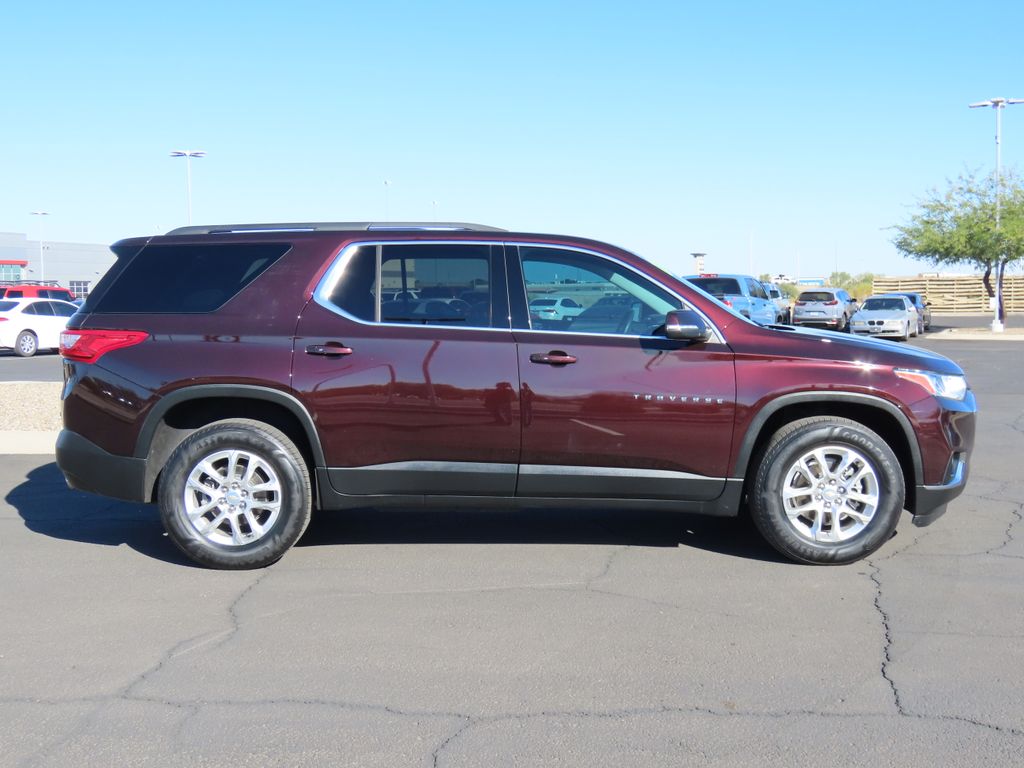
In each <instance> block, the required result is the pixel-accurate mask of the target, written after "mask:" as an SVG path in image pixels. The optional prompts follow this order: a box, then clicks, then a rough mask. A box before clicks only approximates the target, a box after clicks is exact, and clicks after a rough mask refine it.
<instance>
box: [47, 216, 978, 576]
mask: <svg viewBox="0 0 1024 768" xmlns="http://www.w3.org/2000/svg"><path fill="white" fill-rule="evenodd" d="M113 251H114V253H115V254H116V255H117V261H116V263H115V265H114V266H113V267H112V268H111V269H110V271H109V273H108V274H107V275H106V276H105V277H104V278H103V279H102V280H101V281H100V283H99V284H98V285H97V287H96V289H95V290H94V291H93V292H92V293H91V294H90V296H89V298H88V300H87V301H86V303H85V305H84V306H83V307H82V309H81V311H80V312H79V313H78V314H76V315H75V316H74V317H73V318H72V320H71V323H70V324H69V326H68V328H69V329H68V330H67V331H66V332H65V333H64V335H63V337H62V340H61V352H62V354H63V356H64V360H65V362H64V373H65V386H64V390H63V400H64V430H63V432H62V433H61V435H60V439H59V441H58V443H57V461H58V463H59V465H60V467H61V469H62V470H63V472H64V475H65V477H66V478H67V481H68V483H69V484H70V485H71V486H72V487H73V488H78V489H82V490H86V491H92V492H95V493H100V494H106V495H109V496H113V497H117V498H121V499H128V500H132V501H141V502H155V503H158V504H159V506H160V511H161V515H162V518H163V521H164V524H165V525H166V528H167V532H168V533H169V534H170V536H171V538H172V539H173V540H174V542H175V543H176V544H177V545H178V546H179V547H180V548H181V549H182V550H184V552H185V553H187V554H188V555H189V556H190V557H192V558H194V559H195V560H197V561H198V562H200V563H203V564H206V565H209V566H214V567H218V568H253V567H259V566H264V565H267V564H268V563H272V562H274V561H275V560H277V559H278V558H280V557H281V556H282V555H283V554H284V553H285V551H287V549H288V548H289V547H291V546H292V545H293V544H294V543H295V542H296V541H297V540H298V539H299V537H300V536H301V535H302V532H303V530H304V529H305V527H306V524H307V523H308V522H309V519H310V515H311V513H312V509H313V508H314V507H316V508H318V509H321V510H338V509H345V508H351V507H366V506H373V507H384V506H388V505H405V506H408V505H420V504H430V505H434V506H445V507H450V506H452V505H455V504H463V505H465V504H469V505H474V506H476V505H515V506H527V507H539V506H551V507H555V506H558V507H562V506H570V505H575V506H583V507H589V508H598V507H603V508H613V509H621V510H630V509H664V510H667V511H679V512H701V513H706V514H710V515H736V514H737V513H738V512H739V510H740V509H741V508H742V507H744V506H747V507H748V508H749V510H750V514H751V517H752V518H753V520H754V523H755V524H756V525H757V527H758V529H759V530H760V531H761V533H762V534H763V535H764V536H765V538H766V539H767V540H768V542H770V543H771V545H772V546H774V547H775V548H776V549H778V550H779V551H780V552H782V553H783V554H785V555H786V556H788V557H790V558H792V559H794V560H798V561H801V562H807V563H848V562H851V561H853V560H857V559H858V558H861V557H864V556H865V555H868V554H870V553H871V552H873V551H874V550H875V549H877V548H878V547H879V546H881V545H882V543H884V542H885V541H886V540H887V539H888V538H889V537H890V536H891V535H892V533H893V530H894V529H895V527H896V523H897V521H898V519H899V517H900V514H901V511H902V510H903V509H908V510H909V511H910V512H911V513H913V515H914V522H915V523H916V524H918V525H926V524H928V523H929V522H931V521H932V520H933V519H935V518H936V517H938V516H939V515H940V514H942V512H944V511H945V508H946V504H947V502H948V501H949V500H950V499H952V498H954V497H955V496H957V495H958V494H959V493H960V492H961V491H962V490H963V488H964V483H965V482H966V478H967V463H968V456H969V454H970V450H971V446H972V443H973V439H974V420H975V403H974V396H973V394H972V393H971V391H970V389H969V388H968V386H967V383H966V380H965V379H964V375H963V372H962V371H961V370H960V368H959V367H958V366H957V365H956V364H954V363H953V362H951V361H950V360H948V359H946V358H945V357H942V356H940V355H936V354H932V353H929V352H925V351H921V350H918V349H914V348H908V347H905V346H903V345H898V346H897V345H893V344H891V343H888V342H883V341H878V340H866V339H858V338H851V337H850V336H848V335H846V334H837V333H830V332H826V331H809V330H802V329H795V328H791V327H786V326H769V327H762V326H760V325H756V324H754V323H752V322H750V321H749V320H747V319H745V318H743V317H741V316H740V315H738V314H736V313H734V312H732V311H731V310H730V309H729V308H728V307H726V306H725V305H723V304H721V303H719V302H718V301H716V300H715V299H713V298H712V297H710V296H709V295H707V294H705V293H703V292H701V291H700V290H698V289H697V288H695V287H694V286H692V285H690V284H689V283H687V282H685V281H683V280H680V279H678V278H675V277H673V276H672V275H669V274H667V273H665V272H663V271H662V270H660V269H658V268H657V267H654V266H652V265H651V264H648V263H647V262H646V261H643V260H642V259H640V258H638V257H636V256H634V255H633V254H631V253H628V252H626V251H623V250H620V249H618V248H615V247H613V246H610V245H606V244H604V243H599V242H594V241H591V240H585V239H581V238H575V237H562V236H550V235H535V234H521V233H512V232H506V231H503V230H499V229H495V228H492V227H482V226H476V225H463V224H452V225H437V224H432V225H414V224H409V225H399V224H388V225H377V224H352V223H349V224H286V225H272V224H263V225H245V226H223V227H188V228H184V229H177V230H174V231H173V232H170V233H169V234H168V235H166V236H162V237H149V238H135V239H131V240H122V241H121V242H119V243H117V244H116V245H114V246H113ZM538 298H551V299H560V298H570V299H572V300H573V302H574V303H576V304H578V305H579V306H580V307H582V309H581V310H580V311H579V312H578V313H576V314H572V315H569V314H563V315H560V316H558V317H552V318H539V317H538V316H537V314H536V313H531V312H530V309H529V308H530V305H531V303H533V302H534V301H535V300H536V299H538Z"/></svg>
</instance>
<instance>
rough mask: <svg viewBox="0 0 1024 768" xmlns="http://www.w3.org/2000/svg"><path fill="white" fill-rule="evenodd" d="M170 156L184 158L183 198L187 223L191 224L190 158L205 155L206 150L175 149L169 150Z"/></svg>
mask: <svg viewBox="0 0 1024 768" xmlns="http://www.w3.org/2000/svg"><path fill="white" fill-rule="evenodd" d="M171 157H184V158H185V198H186V200H187V205H188V223H189V224H190V225H191V224H192V158H193V157H206V152H204V151H203V150H201V149H176V150H174V151H173V152H171Z"/></svg>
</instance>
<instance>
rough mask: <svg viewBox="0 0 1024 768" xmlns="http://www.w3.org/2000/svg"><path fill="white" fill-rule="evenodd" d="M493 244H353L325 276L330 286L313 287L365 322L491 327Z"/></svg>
mask: <svg viewBox="0 0 1024 768" xmlns="http://www.w3.org/2000/svg"><path fill="white" fill-rule="evenodd" d="M498 247H500V246H491V245H476V244H465V245H463V244H460V243H454V244H435V243H415V244H409V245H405V244H402V245H380V246H378V245H361V246H357V247H355V248H354V249H352V250H350V251H349V252H348V253H347V254H346V255H345V256H343V257H342V258H343V261H341V262H339V264H338V268H336V270H337V274H336V275H331V276H329V281H330V280H333V284H332V283H331V282H328V283H327V284H325V285H323V286H322V287H321V288H320V289H318V292H317V297H318V299H319V300H320V301H321V302H326V303H328V304H331V305H333V306H335V307H337V308H338V309H339V310H341V311H342V312H343V313H345V314H347V315H350V316H352V317H355V318H357V319H359V320H363V321H366V322H381V323H408V324H413V325H445V326H454V327H459V326H462V327H467V328H470V327H471V328H490V327H491V326H492V322H491V320H492V318H491V311H492V307H491V303H492V302H491V298H492V284H493V280H492V275H491V263H492V256H494V255H495V254H492V249H493V248H498ZM497 256H500V251H499V252H498V253H497ZM378 257H379V259H380V261H379V263H378ZM378 277H379V283H380V284H379V286H378Z"/></svg>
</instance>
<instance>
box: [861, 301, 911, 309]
mask: <svg viewBox="0 0 1024 768" xmlns="http://www.w3.org/2000/svg"><path fill="white" fill-rule="evenodd" d="M861 309H863V310H864V311H866V312H878V311H883V310H886V311H892V310H901V309H906V305H904V303H903V299H868V300H867V301H865V302H864V305H863V306H862V307H861Z"/></svg>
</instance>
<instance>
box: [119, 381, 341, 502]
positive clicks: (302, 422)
mask: <svg viewBox="0 0 1024 768" xmlns="http://www.w3.org/2000/svg"><path fill="white" fill-rule="evenodd" d="M234 418H245V419H254V420H256V421H262V422H264V423H266V424H269V425H271V426H273V427H276V428H277V429H279V430H281V431H282V432H284V433H285V435H287V436H288V437H289V439H291V440H292V442H294V443H295V445H296V447H297V448H298V449H299V451H300V453H301V454H302V456H303V458H305V460H306V462H307V464H308V465H309V467H310V475H311V476H313V475H315V472H314V471H313V470H314V469H315V468H316V467H322V466H324V464H325V461H324V453H323V447H322V445H321V444H320V438H319V436H318V435H317V431H316V427H315V425H314V423H313V419H312V417H311V416H310V415H309V412H308V411H307V410H306V408H305V406H303V404H302V403H301V402H300V401H299V400H298V399H297V398H296V397H295V396H294V395H291V394H289V393H287V392H282V391H281V390H276V389H271V388H269V387H260V386H252V385H244V384H206V385H200V386H195V387H185V388H183V389H178V390H175V391H174V392H171V393H170V394H168V395H166V396H164V397H163V398H161V399H160V400H159V401H158V402H157V404H156V405H155V406H154V407H153V409H152V410H151V411H150V413H149V414H148V416H147V417H146V421H145V423H144V424H143V427H142V429H141V430H140V432H139V437H138V440H137V441H136V444H135V453H134V455H135V457H136V458H141V459H145V460H146V477H145V486H144V492H145V496H146V498H147V499H149V500H151V501H152V500H153V499H154V494H155V492H156V489H157V486H158V482H157V481H158V479H159V476H160V472H161V471H162V470H163V468H164V465H165V464H166V463H167V460H168V458H170V455H171V453H173V452H174V449H175V448H177V447H178V446H179V445H180V444H181V442H182V441H183V440H185V438H187V437H188V436H189V435H190V434H192V433H193V432H195V431H196V430H198V429H200V428H202V427H204V426H206V425H207V424H210V423H212V422H215V421H220V420H223V419H234Z"/></svg>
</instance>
